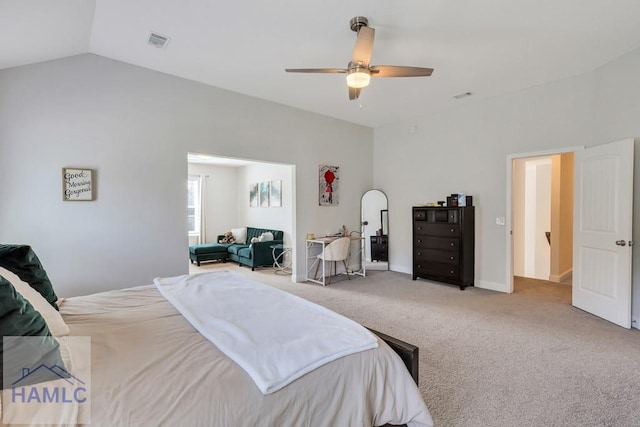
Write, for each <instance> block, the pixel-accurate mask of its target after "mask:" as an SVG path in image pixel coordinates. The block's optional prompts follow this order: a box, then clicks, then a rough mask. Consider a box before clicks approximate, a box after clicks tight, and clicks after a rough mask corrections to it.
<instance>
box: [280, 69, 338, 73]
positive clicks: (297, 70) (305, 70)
mask: <svg viewBox="0 0 640 427" xmlns="http://www.w3.org/2000/svg"><path fill="white" fill-rule="evenodd" d="M284 70H285V71H286V72H287V73H327V74H335V73H346V72H347V70H345V69H344V68H285V69H284Z"/></svg>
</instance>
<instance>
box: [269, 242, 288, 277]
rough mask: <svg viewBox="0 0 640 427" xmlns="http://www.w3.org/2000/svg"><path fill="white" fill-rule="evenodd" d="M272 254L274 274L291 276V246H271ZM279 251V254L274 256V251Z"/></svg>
mask: <svg viewBox="0 0 640 427" xmlns="http://www.w3.org/2000/svg"><path fill="white" fill-rule="evenodd" d="M270 248H271V253H272V254H273V270H274V272H275V273H276V274H291V271H292V270H291V263H292V257H291V246H285V245H272V246H270ZM278 249H280V253H279V254H276V250H278Z"/></svg>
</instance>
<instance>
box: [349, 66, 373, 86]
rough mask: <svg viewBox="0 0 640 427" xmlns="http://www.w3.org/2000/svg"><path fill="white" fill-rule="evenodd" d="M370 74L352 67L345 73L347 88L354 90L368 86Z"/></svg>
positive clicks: (360, 68)
mask: <svg viewBox="0 0 640 427" xmlns="http://www.w3.org/2000/svg"><path fill="white" fill-rule="evenodd" d="M369 81H371V72H370V71H369V70H368V69H366V68H362V67H354V68H352V69H350V70H349V71H348V72H347V86H349V87H352V88H354V89H361V88H363V87H367V86H369Z"/></svg>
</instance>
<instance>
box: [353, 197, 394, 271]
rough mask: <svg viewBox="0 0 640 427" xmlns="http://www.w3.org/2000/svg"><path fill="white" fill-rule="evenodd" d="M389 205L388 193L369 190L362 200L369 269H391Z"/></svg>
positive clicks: (361, 208) (362, 222) (362, 221)
mask: <svg viewBox="0 0 640 427" xmlns="http://www.w3.org/2000/svg"><path fill="white" fill-rule="evenodd" d="M388 208H389V206H388V201H387V195H386V194H384V193H383V192H382V191H380V190H369V191H367V192H366V193H364V194H363V195H362V200H361V202H360V212H361V216H360V218H361V224H362V237H363V238H364V242H365V260H366V268H367V270H388V269H389V209H388Z"/></svg>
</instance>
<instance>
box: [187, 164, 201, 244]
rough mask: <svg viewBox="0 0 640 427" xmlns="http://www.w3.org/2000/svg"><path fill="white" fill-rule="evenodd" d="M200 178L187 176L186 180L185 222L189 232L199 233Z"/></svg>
mask: <svg viewBox="0 0 640 427" xmlns="http://www.w3.org/2000/svg"><path fill="white" fill-rule="evenodd" d="M200 211H201V209H200V179H199V178H198V177H197V176H189V180H188V181H187V222H188V230H189V234H191V235H194V234H196V235H197V234H200Z"/></svg>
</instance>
